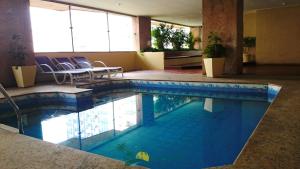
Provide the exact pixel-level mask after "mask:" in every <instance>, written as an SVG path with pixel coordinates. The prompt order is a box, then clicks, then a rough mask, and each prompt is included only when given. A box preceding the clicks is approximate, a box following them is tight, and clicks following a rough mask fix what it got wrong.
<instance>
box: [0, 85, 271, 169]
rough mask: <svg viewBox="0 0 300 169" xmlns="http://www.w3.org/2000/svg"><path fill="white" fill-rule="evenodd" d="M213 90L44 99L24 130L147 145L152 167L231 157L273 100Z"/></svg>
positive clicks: (10, 120) (9, 120) (106, 145)
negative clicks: (88, 102) (70, 102)
mask: <svg viewBox="0 0 300 169" xmlns="http://www.w3.org/2000/svg"><path fill="white" fill-rule="evenodd" d="M169 93H170V92H169ZM215 94H216V93H211V95H212V96H214V95H215ZM229 95H230V96H229ZM212 96H211V97H209V96H207V95H205V97H204V96H201V94H199V93H194V94H190V95H188V96H186V95H184V94H183V95H179V93H178V92H176V94H166V93H165V92H164V93H163V92H162V93H160V92H155V93H153V92H136V91H132V90H126V92H125V91H123V92H114V93H111V94H105V95H101V96H99V95H96V94H95V95H94V98H93V105H92V106H91V107H89V108H84V109H82V108H79V107H72V106H69V107H68V106H59V107H56V106H49V105H47V106H45V105H41V106H40V107H39V108H38V109H36V110H34V109H33V110H31V113H27V114H25V115H23V121H24V130H25V134H26V135H29V136H32V137H36V138H39V139H42V140H45V141H48V142H52V143H56V144H61V145H66V146H69V147H73V148H76V149H80V150H84V151H88V152H91V153H95V154H100V155H104V156H107V157H111V158H114V159H119V160H123V161H127V160H131V159H134V158H135V154H136V153H137V152H139V151H144V152H147V153H148V154H149V156H150V160H149V162H139V163H137V165H142V166H146V167H148V168H152V169H170V168H172V169H195V168H206V167H213V166H221V165H226V164H232V163H233V162H234V161H235V160H236V158H237V157H238V155H239V153H240V152H241V150H242V148H243V147H244V146H245V144H246V142H247V140H248V139H249V137H250V135H251V134H252V132H253V131H254V129H255V128H256V126H257V125H258V123H259V121H260V120H261V118H262V117H263V115H264V113H265V112H266V109H267V108H268V106H269V105H270V101H268V98H267V97H258V98H259V99H258V98H257V97H253V96H254V95H253V93H250V94H249V95H247V94H246V95H245V97H243V98H241V97H238V95H236V97H233V95H232V94H228V97H226V93H223V97H220V98H215V97H212ZM224 96H225V97H224ZM247 96H248V97H247ZM229 98H230V99H229ZM85 107H86V106H85ZM79 109H80V111H79ZM0 123H4V124H7V125H10V126H16V121H15V117H13V116H1V117H0ZM120 147H121V148H120ZM124 150H126V151H124Z"/></svg>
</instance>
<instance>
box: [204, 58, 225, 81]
mask: <svg viewBox="0 0 300 169" xmlns="http://www.w3.org/2000/svg"><path fill="white" fill-rule="evenodd" d="M203 60H204V65H205V70H206V76H207V77H220V76H221V75H222V74H223V73H224V63H225V58H204V59H203Z"/></svg>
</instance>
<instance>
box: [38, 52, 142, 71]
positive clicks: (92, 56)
mask: <svg viewBox="0 0 300 169" xmlns="http://www.w3.org/2000/svg"><path fill="white" fill-rule="evenodd" d="M35 55H36V56H38V55H40V56H48V57H62V56H63V57H69V56H85V57H87V58H88V59H89V60H90V61H96V60H101V61H103V62H104V63H105V64H106V65H107V66H121V67H123V68H124V71H132V70H135V69H136V64H135V60H136V57H137V56H136V55H137V54H136V52H82V53H80V52H75V53H73V52H61V53H36V54H35Z"/></svg>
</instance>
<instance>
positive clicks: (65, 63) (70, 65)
mask: <svg viewBox="0 0 300 169" xmlns="http://www.w3.org/2000/svg"><path fill="white" fill-rule="evenodd" d="M57 66H61V67H62V68H63V69H65V67H64V66H66V67H67V68H69V70H70V69H75V66H74V65H72V64H70V63H67V62H64V63H58V64H57Z"/></svg>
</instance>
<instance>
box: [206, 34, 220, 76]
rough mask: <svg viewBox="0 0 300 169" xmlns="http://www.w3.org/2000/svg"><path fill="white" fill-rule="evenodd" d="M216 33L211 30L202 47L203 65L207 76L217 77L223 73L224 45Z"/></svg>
mask: <svg viewBox="0 0 300 169" xmlns="http://www.w3.org/2000/svg"><path fill="white" fill-rule="evenodd" d="M221 43H222V39H221V38H220V37H219V36H218V34H217V33H214V32H211V33H210V34H209V36H208V44H207V46H206V48H205V49H204V55H205V58H204V59H203V60H204V66H205V70H206V75H207V77H218V76H220V75H222V74H223V73H224V63H225V58H224V56H225V47H224V46H223V45H222V44H221Z"/></svg>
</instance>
